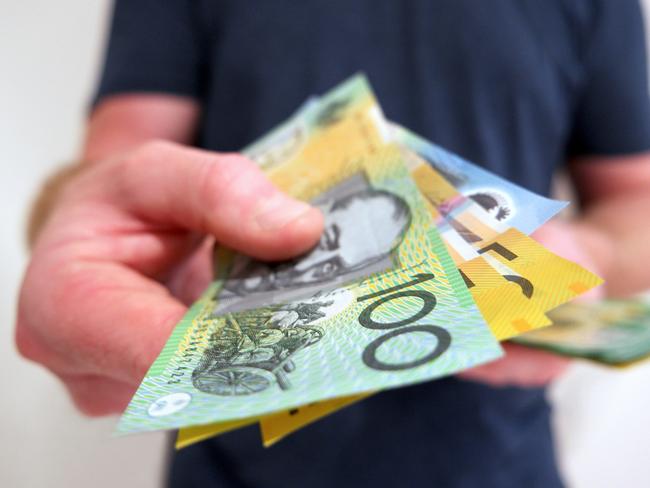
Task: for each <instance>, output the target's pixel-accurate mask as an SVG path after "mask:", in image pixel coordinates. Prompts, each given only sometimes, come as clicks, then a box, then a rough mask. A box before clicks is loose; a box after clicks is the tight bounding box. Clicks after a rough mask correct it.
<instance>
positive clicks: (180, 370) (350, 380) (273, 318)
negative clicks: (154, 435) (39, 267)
mask: <svg viewBox="0 0 650 488" xmlns="http://www.w3.org/2000/svg"><path fill="white" fill-rule="evenodd" d="M355 168H356V170H357V172H356V173H354V174H353V175H352V176H351V177H350V178H348V179H345V180H343V181H344V182H348V181H349V180H350V179H354V178H357V175H358V171H362V172H363V174H362V176H363V179H365V180H366V181H367V184H368V187H367V189H366V190H362V191H361V195H360V201H358V202H349V201H348V200H346V202H347V203H348V204H350V203H354V204H355V205H356V204H359V205H371V206H374V205H378V206H380V207H381V210H382V212H383V213H384V217H386V215H389V216H392V218H393V219H396V220H395V222H394V223H393V225H391V229H390V230H391V232H392V234H391V235H390V236H389V237H390V238H388V239H387V238H386V236H384V235H379V234H378V233H381V231H382V228H374V229H371V230H367V232H368V234H366V236H365V238H366V239H367V240H373V238H374V240H376V241H378V242H379V243H378V244H376V245H375V246H371V248H372V249H375V250H380V249H381V250H383V251H382V252H383V254H385V255H388V256H390V255H393V257H394V259H397V260H398V261H399V268H397V269H391V270H390V271H385V272H382V273H375V274H374V275H373V276H371V277H370V278H366V279H362V280H361V281H355V282H353V283H352V284H349V285H345V286H339V287H335V288H332V289H327V288H325V290H326V291H320V292H317V293H315V294H312V295H310V296H309V297H304V298H292V299H291V300H290V301H287V302H284V301H281V300H279V299H277V298H276V299H275V300H276V302H277V303H271V304H270V305H267V306H264V307H261V308H257V309H242V310H236V311H230V312H226V313H223V314H222V313H220V312H219V291H220V289H223V288H224V287H225V286H226V284H227V282H228V278H226V279H225V280H217V282H215V284H214V285H213V286H212V287H211V288H210V289H209V290H208V291H207V292H206V294H205V295H204V298H203V299H202V300H200V301H199V302H198V303H197V304H196V305H195V306H194V307H193V308H192V310H191V311H190V313H189V314H188V316H187V317H186V318H185V319H184V320H183V321H182V322H181V324H179V326H178V327H177V328H176V330H175V331H174V333H173V334H172V337H171V338H170V340H169V342H168V344H167V345H166V346H165V349H164V350H163V352H162V353H161V356H160V357H159V359H158V360H157V361H156V362H155V363H154V365H153V366H152V369H151V370H150V372H149V373H148V374H147V377H146V378H145V379H144V381H143V383H142V385H141V386H140V388H139V390H138V392H137V393H136V395H135V397H134V399H133V400H132V402H131V404H130V405H129V407H128V408H127V410H126V412H125V414H124V415H123V417H122V420H121V422H120V428H119V430H120V431H122V432H131V431H142V430H153V429H161V428H174V427H181V426H185V425H194V424H202V423H208V422H214V421H233V420H242V419H246V418H249V417H252V416H260V415H264V414H267V413H272V412H275V411H280V410H283V409H290V408H292V407H296V406H300V405H303V404H306V403H310V402H313V401H319V400H324V399H328V398H334V397H338V396H345V395H352V394H357V393H363V392H367V391H374V390H377V389H385V388H392V387H397V386H401V385H405V384H410V383H414V382H419V381H425V380H429V379H433V378H437V377H440V376H444V375H448V374H451V373H454V372H456V371H459V370H462V369H465V368H467V367H471V366H472V365H475V364H480V363H482V362H485V361H488V360H491V359H494V358H496V357H499V356H500V354H501V350H500V347H499V346H498V343H497V341H496V339H495V338H494V336H493V335H492V334H491V332H490V331H489V329H488V327H487V325H486V324H485V322H484V321H483V319H482V317H481V315H480V313H479V312H478V309H477V308H476V306H475V304H474V302H473V300H472V299H471V297H470V296H469V293H468V292H467V289H466V287H465V286H464V283H463V281H462V278H461V277H460V275H459V274H458V273H457V271H456V269H455V268H454V265H453V262H452V261H451V259H450V258H449V256H448V255H447V254H446V251H445V248H444V244H443V243H442V241H440V239H439V237H438V234H437V232H435V227H433V225H432V223H431V218H430V214H429V213H428V211H427V209H426V207H425V205H424V202H423V200H422V199H421V197H420V195H419V193H418V192H417V188H416V187H415V185H414V183H413V182H412V180H411V179H410V176H409V175H408V172H407V170H406V168H405V167H404V166H403V163H402V162H401V152H400V151H399V150H398V149H397V148H392V147H387V148H384V149H381V150H378V151H377V152H375V153H374V154H373V155H372V156H371V157H366V158H361V159H360V160H359V163H357V165H356V167H355ZM336 174H337V175H339V174H340V172H336ZM340 184H341V182H340V181H331V182H330V187H337V186H338V185H340ZM320 188H321V192H322V193H323V194H325V193H327V192H328V191H329V189H328V188H327V187H326V185H324V184H323V183H322V181H321V187H320ZM350 195H357V193H350V194H346V197H345V198H348V197H349V196H350ZM355 198H356V197H355ZM376 199H378V200H376ZM332 208H333V209H334V210H336V209H338V208H341V206H333V207H330V210H329V212H330V213H331V212H333V210H331V209H332ZM327 221H328V219H327V217H326V222H327ZM332 222H336V219H335V220H333V221H332ZM395 229H398V230H397V231H395ZM344 232H346V230H345V229H344V228H343V227H341V229H340V234H339V238H338V242H339V245H340V244H341V243H344V242H347V241H345V239H344V238H343V235H342V234H343V233H344ZM326 233H327V230H326ZM349 242H350V243H354V240H352V241H349ZM328 251H331V249H328ZM339 251H341V252H342V251H343V250H341V249H340V250H339ZM326 255H327V258H328V260H330V261H331V259H330V258H332V257H337V255H336V252H335V253H334V256H332V253H331V252H327V253H326ZM353 255H354V253H353ZM338 257H339V258H340V256H338ZM375 257H376V258H379V257H382V258H383V257H384V256H375ZM375 257H373V259H375ZM305 259H311V258H310V257H309V255H308V256H307V257H306V258H305ZM328 262H329V261H328ZM295 266H298V263H295ZM343 267H345V266H343ZM335 269H338V268H335ZM323 270H330V267H329V266H327V267H325V268H323ZM309 276H311V275H309ZM316 276H319V275H316ZM282 283H283V284H286V282H285V281H282ZM276 291H277V290H276Z"/></svg>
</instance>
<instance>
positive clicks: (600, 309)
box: [516, 297, 650, 365]
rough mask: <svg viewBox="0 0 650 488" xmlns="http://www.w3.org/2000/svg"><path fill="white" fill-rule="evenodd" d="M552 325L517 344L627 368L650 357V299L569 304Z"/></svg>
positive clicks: (559, 310) (558, 311)
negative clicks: (628, 365)
mask: <svg viewBox="0 0 650 488" xmlns="http://www.w3.org/2000/svg"><path fill="white" fill-rule="evenodd" d="M548 316H549V318H550V319H551V320H552V321H553V325H552V326H551V327H548V328H546V329H540V330H538V331H534V332H530V333H528V334H524V335H522V336H519V337H517V338H516V342H518V343H520V344H524V345H526V346H531V347H538V348H542V349H547V350H550V351H553V352H555V353H557V354H561V355H564V356H570V357H577V358H585V359H590V360H593V361H597V362H600V363H605V364H611V365H627V364H628V363H631V362H634V361H638V360H640V359H644V358H645V357H647V356H648V355H650V299H649V298H647V297H646V298H635V299H628V300H605V301H602V302H597V303H575V304H567V305H563V306H561V307H558V308H557V309H555V310H552V311H551V312H550V313H549V314H548Z"/></svg>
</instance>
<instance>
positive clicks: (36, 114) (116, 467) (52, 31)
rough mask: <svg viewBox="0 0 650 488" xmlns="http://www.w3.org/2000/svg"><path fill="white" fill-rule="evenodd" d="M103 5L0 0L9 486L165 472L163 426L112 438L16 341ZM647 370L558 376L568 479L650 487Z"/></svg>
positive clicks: (3, 444) (2, 300)
mask: <svg viewBox="0 0 650 488" xmlns="http://www.w3.org/2000/svg"><path fill="white" fill-rule="evenodd" d="M612 1H613V0H612ZM644 3H645V4H646V6H650V0H644ZM107 13H108V1H107V0H91V1H88V0H60V1H52V0H49V1H48V0H23V1H20V2H18V1H11V0H0V66H1V71H0V185H1V187H0V188H1V189H0V222H2V224H3V229H4V231H3V233H2V239H1V240H0V260H1V261H0V270H1V273H2V274H0V327H1V329H0V330H1V331H2V336H1V340H0V392H2V393H1V394H0V395H1V396H0V436H1V437H0V486H2V487H7V488H13V487H30V488H31V487H42V486H43V487H44V486H47V487H51V488H59V487H61V488H63V487H82V486H94V487H96V488H102V487H107V488H108V487H110V488H112V487H115V486H123V487H138V488H148V487H158V486H160V484H161V480H162V476H161V473H162V466H163V463H164V437H163V436H162V435H159V434H153V435H144V436H139V437H127V438H117V439H116V438H113V437H111V432H112V429H113V427H114V423H115V419H112V418H109V419H102V420H89V419H85V418H82V417H81V416H80V415H79V414H77V413H76V412H75V411H74V409H73V407H72V405H71V403H70V401H69V400H68V398H67V397H66V395H65V392H64V390H63V388H62V387H61V386H60V384H59V383H58V382H57V380H56V379H54V378H53V377H52V376H51V375H50V374H49V373H48V372H46V371H45V370H43V369H42V368H39V367H38V366H35V365H33V364H30V363H27V362H26V361H23V360H22V359H20V358H19V357H18V355H17V354H16V352H15V350H14V345H13V331H12V328H13V322H14V308H15V299H16V294H17V289H18V285H19V280H20V276H21V273H22V269H23V267H24V265H25V263H26V258H27V256H26V253H25V249H24V245H23V241H22V236H23V233H24V220H25V213H26V209H27V206H28V202H29V200H30V197H31V196H32V195H33V193H34V192H35V190H36V188H37V187H38V183H39V182H40V181H41V180H42V178H43V177H44V175H46V174H48V173H49V172H51V171H52V169H53V168H54V167H56V166H57V165H58V164H59V163H61V162H63V161H66V160H70V159H72V158H74V156H75V151H76V148H77V147H78V144H79V141H80V138H81V136H82V133H81V130H82V126H83V120H84V109H85V104H86V103H87V101H88V98H89V96H90V92H91V89H92V86H93V83H94V80H95V77H96V69H97V66H98V64H99V55H100V52H101V45H102V41H103V33H104V29H105V22H106V18H107ZM649 381H650V365H645V366H639V367H637V368H634V369H630V370H628V371H611V370H608V369H604V368H600V367H597V366H593V365H590V364H586V363H579V364H576V365H575V366H574V367H573V368H572V370H571V372H570V373H569V374H568V375H567V376H566V377H565V378H563V379H562V380H561V381H560V382H559V383H557V384H556V385H555V387H554V388H553V389H552V391H551V395H550V396H551V398H552V400H553V403H554V404H555V405H556V418H555V427H556V432H557V439H558V445H559V453H560V463H561V466H562V469H563V472H564V474H565V477H566V480H567V482H568V484H569V486H571V487H576V488H587V487H589V488H600V487H602V488H605V487H607V488H609V487H613V486H616V487H618V486H625V487H627V488H636V487H650V463H648V453H650V415H649V414H648V413H649V412H650V388H648V385H649Z"/></svg>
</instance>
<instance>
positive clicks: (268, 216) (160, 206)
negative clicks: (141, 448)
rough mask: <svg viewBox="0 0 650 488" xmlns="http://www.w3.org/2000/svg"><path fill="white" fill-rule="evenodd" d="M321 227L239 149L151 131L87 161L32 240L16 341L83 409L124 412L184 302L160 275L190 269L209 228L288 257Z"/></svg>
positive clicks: (253, 248) (233, 243) (249, 250)
mask: <svg viewBox="0 0 650 488" xmlns="http://www.w3.org/2000/svg"><path fill="white" fill-rule="evenodd" d="M322 226H323V220H322V215H321V214H320V212H319V211H318V210H316V209H313V208H311V207H310V206H309V205H307V204H305V203H302V202H298V201H296V200H294V199H292V198H289V197H287V196H286V195H284V194H282V193H281V192H279V191H278V190H277V189H276V188H275V187H274V186H273V185H272V184H271V183H270V182H269V181H268V180H267V179H266V177H265V176H264V174H263V173H262V172H261V171H260V170H259V169H258V167H257V166H256V165H255V164H254V163H253V162H251V161H249V160H247V159H246V158H244V157H243V156H239V155H225V154H216V153H211V152H207V151H200V150H197V149H190V148H186V147H183V146H179V145H176V144H172V143H166V142H151V143H147V144H145V145H143V146H141V147H140V148H138V149H136V150H134V151H132V152H130V153H129V154H127V155H126V156H124V157H121V158H118V159H115V160H111V161H103V162H101V163H98V164H96V165H94V166H89V168H88V169H87V170H85V171H84V172H82V173H81V174H79V175H77V176H76V177H75V178H74V179H73V180H72V181H70V182H69V183H68V185H67V186H66V188H65V190H64V191H63V192H62V194H61V197H60V199H59V202H58V205H57V207H56V208H55V210H54V212H53V213H52V214H51V216H50V218H49V220H48V222H47V224H46V226H45V228H44V229H43V231H42V233H41V235H40V236H39V239H38V241H37V242H36V245H35V248H34V252H33V256H32V260H31V263H30V265H29V267H28V269H27V272H26V274H25V278H24V282H23V285H22V289H21V293H20V299H19V307H18V316H17V326H16V342H17V346H18V349H19V351H20V352H21V353H22V354H23V355H24V356H25V357H27V358H29V359H32V360H34V361H36V362H39V363H41V364H43V365H44V366H46V367H47V368H49V369H50V370H52V371H53V372H54V373H55V374H56V375H58V376H59V377H60V378H61V379H62V380H63V382H64V384H65V385H66V387H67V389H68V390H69V392H70V394H71V396H72V398H73V400H74V402H75V403H76V405H77V406H78V407H79V409H80V410H82V411H83V412H85V413H86V414H89V415H103V414H108V413H114V412H120V411H122V410H123V409H124V407H125V406H126V405H127V403H128V401H129V399H130V397H131V396H132V394H133V392H134V390H135V388H137V386H138V384H139V382H140V380H141V379H142V377H143V376H144V375H145V373H146V371H147V369H148V368H149V366H150V365H151V363H152V362H153V360H154V359H155V358H156V356H157V355H158V353H159V352H160V350H161V349H162V347H163V345H164V343H165V341H166V339H167V337H168V336H169V334H170V332H171V331H172V329H173V327H174V326H175V325H176V323H177V322H178V321H179V319H180V318H181V317H182V316H183V314H184V313H185V311H186V307H185V305H183V303H182V302H181V301H179V300H178V299H177V298H175V297H174V296H172V294H171V293H170V291H169V289H168V288H167V287H166V286H164V285H163V283H164V282H166V281H169V280H170V279H171V281H176V284H177V285H178V280H177V279H176V278H175V277H174V274H175V272H177V271H178V269H177V268H178V265H179V263H181V262H183V261H184V260H185V262H186V264H185V266H184V267H185V269H186V270H187V269H196V268H197V266H196V263H197V262H200V261H201V260H203V261H205V259H204V258H205V256H206V255H207V254H206V250H205V249H207V248H206V247H205V242H206V240H205V239H206V238H205V236H206V235H211V236H214V239H216V240H217V241H218V242H220V243H222V244H224V245H227V246H229V247H232V248H234V249H237V250H238V251H241V252H244V253H246V254H249V255H251V256H254V257H256V258H260V259H271V260H272V259H285V258H289V257H292V256H295V255H297V254H300V253H302V252H304V251H307V250H308V249H309V248H310V247H312V246H313V245H314V244H315V243H316V242H317V241H318V239H319V237H320V232H321V231H322ZM201 246H203V247H204V251H203V253H197V252H196V251H197V249H200V248H201ZM193 253H194V257H192V258H191V259H190V257H191V256H192V255H193ZM204 274H205V273H204ZM176 275H178V273H176ZM184 276H185V278H184V279H183V280H182V281H184V282H185V283H189V282H191V279H188V278H187V276H188V275H187V273H184ZM203 280H205V277H204V278H203ZM199 281H201V279H199Z"/></svg>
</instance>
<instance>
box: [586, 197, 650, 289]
mask: <svg viewBox="0 0 650 488" xmlns="http://www.w3.org/2000/svg"><path fill="white" fill-rule="evenodd" d="M649 217H650V194H645V192H634V193H630V194H624V195H617V196H610V197H609V198H607V199H605V200H603V201H601V202H595V203H593V204H592V205H591V206H589V207H588V208H587V209H586V211H585V212H584V214H583V215H582V216H581V217H580V218H578V219H576V221H575V223H574V225H573V227H574V229H575V235H576V239H577V240H578V241H579V244H580V245H582V246H583V247H584V248H585V251H586V253H588V254H589V256H590V257H591V259H592V260H593V262H594V263H595V267H596V268H597V269H595V270H594V271H596V272H598V273H599V274H600V275H601V276H602V277H603V278H604V279H605V290H606V293H607V295H608V296H626V295H631V294H634V293H638V292H641V291H644V290H648V289H650V225H648V218H649Z"/></svg>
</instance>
